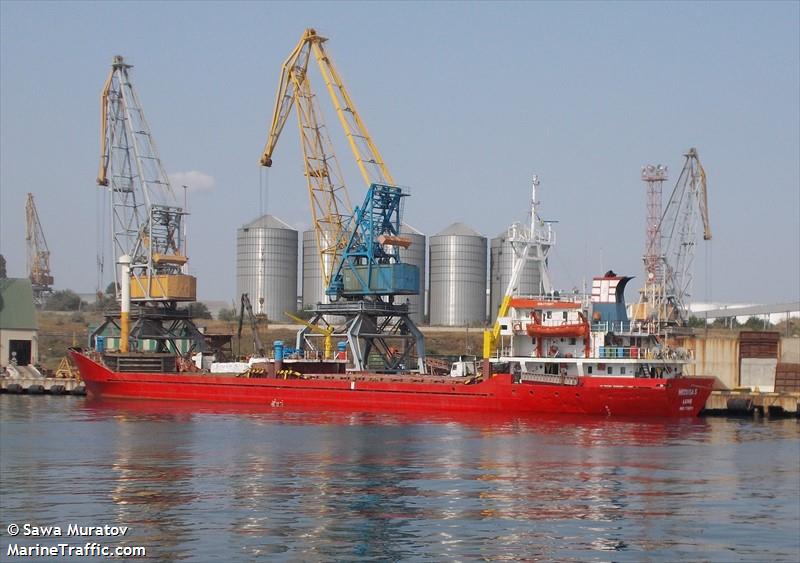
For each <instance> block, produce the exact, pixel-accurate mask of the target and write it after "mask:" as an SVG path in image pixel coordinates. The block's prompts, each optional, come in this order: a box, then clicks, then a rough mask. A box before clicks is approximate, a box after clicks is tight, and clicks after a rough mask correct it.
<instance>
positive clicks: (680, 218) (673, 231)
mask: <svg viewBox="0 0 800 563" xmlns="http://www.w3.org/2000/svg"><path fill="white" fill-rule="evenodd" d="M683 156H684V159H685V160H684V165H683V168H682V169H681V173H680V174H679V175H678V179H677V181H676V183H675V187H674V188H673V190H672V193H671V194H670V197H669V200H668V201H667V204H666V206H665V207H664V209H663V212H661V184H662V183H663V182H664V181H665V180H666V179H667V169H666V167H665V166H661V165H659V166H646V167H644V168H643V169H642V180H643V181H645V182H646V183H647V184H648V218H647V242H646V246H645V255H644V263H645V273H646V279H645V285H644V287H643V288H642V290H641V299H640V302H639V305H638V306H637V308H636V310H635V313H634V318H636V319H637V320H647V321H649V322H651V323H653V324H654V326H656V327H658V328H659V329H665V328H669V327H672V326H681V325H685V324H686V322H687V321H688V308H687V305H688V303H687V301H688V298H689V296H690V292H691V284H692V277H693V274H692V264H693V262H694V251H695V247H696V245H697V223H698V220H700V221H701V222H702V224H703V240H705V241H710V240H711V223H710V221H709V214H708V189H707V182H706V172H705V169H704V168H703V165H702V163H701V162H700V157H699V156H698V154H697V149H695V148H690V149H689V150H688V151H687V152H686V153H685V154H684V155H683Z"/></svg>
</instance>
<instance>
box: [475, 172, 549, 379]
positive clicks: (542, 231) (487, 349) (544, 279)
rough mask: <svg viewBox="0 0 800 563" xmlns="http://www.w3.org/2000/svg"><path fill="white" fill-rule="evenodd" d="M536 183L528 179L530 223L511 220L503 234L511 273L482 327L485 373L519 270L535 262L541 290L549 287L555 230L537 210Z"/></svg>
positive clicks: (518, 280) (547, 289)
mask: <svg viewBox="0 0 800 563" xmlns="http://www.w3.org/2000/svg"><path fill="white" fill-rule="evenodd" d="M538 186H539V177H538V176H534V177H533V181H532V182H531V221H530V224H529V225H522V224H521V223H514V224H513V225H511V227H510V228H509V229H508V233H507V234H506V238H507V240H508V241H509V243H510V244H511V249H512V250H513V252H514V258H513V266H512V269H511V277H510V278H509V280H508V285H507V286H506V290H505V293H504V294H503V300H502V301H501V303H500V309H499V310H498V312H497V319H496V320H495V322H494V325H493V326H492V328H490V329H489V328H487V329H485V330H484V331H483V361H484V373H489V366H488V362H489V359H490V358H491V357H492V355H493V354H494V353H495V352H496V350H497V344H498V339H499V337H500V330H501V328H502V326H501V319H502V317H505V316H506V315H507V314H508V309H509V305H510V303H511V298H512V297H513V295H514V292H515V291H516V290H517V287H518V285H519V282H520V279H521V277H522V272H523V271H524V269H525V266H526V265H527V264H528V263H529V262H534V263H535V264H536V266H537V268H538V269H539V279H540V280H541V282H540V287H539V289H540V292H541V293H542V294H547V293H550V292H551V291H552V284H551V282H550V274H549V272H548V271H547V255H548V253H549V251H550V249H551V248H552V247H553V245H554V244H555V242H556V237H555V232H554V231H553V229H552V226H551V224H550V223H549V222H545V221H542V220H541V219H540V218H539V216H538V215H537V213H536V205H537V204H538V202H537V201H536V188H537V187H538Z"/></svg>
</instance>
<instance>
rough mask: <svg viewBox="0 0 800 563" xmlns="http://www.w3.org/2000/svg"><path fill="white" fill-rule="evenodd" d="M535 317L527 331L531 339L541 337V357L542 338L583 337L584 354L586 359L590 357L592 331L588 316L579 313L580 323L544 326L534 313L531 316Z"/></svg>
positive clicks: (540, 353)
mask: <svg viewBox="0 0 800 563" xmlns="http://www.w3.org/2000/svg"><path fill="white" fill-rule="evenodd" d="M531 316H532V317H533V322H532V323H529V324H528V325H527V326H526V327H525V330H526V332H527V333H528V336H530V337H539V340H538V342H537V351H538V354H539V356H541V355H542V350H541V347H542V337H564V336H567V337H573V336H574V337H576V338H577V337H583V342H584V349H585V350H584V354H585V357H587V358H588V357H589V352H590V347H591V345H590V339H589V334H590V333H591V329H590V328H589V322H588V321H587V320H586V316H585V315H584V314H583V313H582V312H578V316H579V317H580V319H581V321H580V322H579V323H564V324H560V325H543V324H542V319H541V318H540V317H539V315H538V314H537V313H536V311H534V312H533V313H532V315H531Z"/></svg>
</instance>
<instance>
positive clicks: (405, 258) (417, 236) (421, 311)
mask: <svg viewBox="0 0 800 563" xmlns="http://www.w3.org/2000/svg"><path fill="white" fill-rule="evenodd" d="M400 234H402V235H403V236H404V237H406V238H409V239H411V246H409V247H408V248H401V249H400V261H401V262H405V263H407V264H413V265H414V266H416V267H417V268H419V295H401V296H400V297H398V299H399V302H401V303H402V302H405V300H406V299H408V304H409V310H411V311H413V312H412V313H411V314H410V315H409V316H410V317H411V320H412V321H414V322H415V323H417V324H419V323H421V322H422V319H423V317H424V316H425V287H426V286H425V255H426V252H425V250H426V248H425V239H426V237H425V235H423V234H422V233H421V232H419V231H418V230H417V229H415V228H414V227H412V226H410V225H407V224H406V223H403V224H402V226H401V227H400Z"/></svg>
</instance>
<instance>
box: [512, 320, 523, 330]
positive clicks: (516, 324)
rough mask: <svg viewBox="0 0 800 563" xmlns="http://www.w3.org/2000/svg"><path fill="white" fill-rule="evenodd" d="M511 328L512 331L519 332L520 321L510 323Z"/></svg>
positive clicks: (520, 327) (520, 328)
mask: <svg viewBox="0 0 800 563" xmlns="http://www.w3.org/2000/svg"><path fill="white" fill-rule="evenodd" d="M511 330H513V331H514V332H520V331H521V330H522V323H519V322H515V323H514V324H512V325H511Z"/></svg>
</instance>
